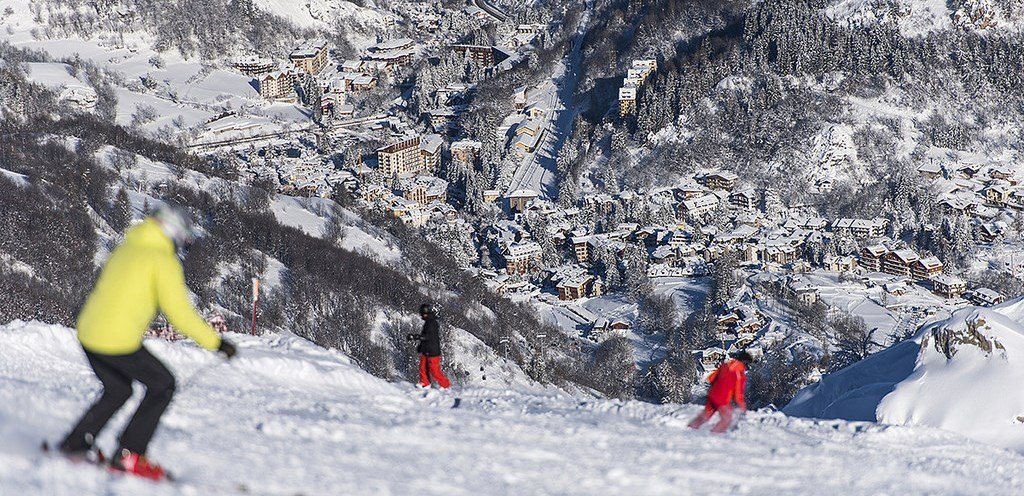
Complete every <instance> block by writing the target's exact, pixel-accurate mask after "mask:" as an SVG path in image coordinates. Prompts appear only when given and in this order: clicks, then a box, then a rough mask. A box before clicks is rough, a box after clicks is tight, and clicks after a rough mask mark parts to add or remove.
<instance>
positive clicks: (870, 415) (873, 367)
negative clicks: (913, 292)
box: [784, 298, 1024, 450]
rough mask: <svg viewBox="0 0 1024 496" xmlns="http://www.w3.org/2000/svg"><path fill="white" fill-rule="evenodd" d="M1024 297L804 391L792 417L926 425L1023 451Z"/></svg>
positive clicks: (970, 313)
mask: <svg viewBox="0 0 1024 496" xmlns="http://www.w3.org/2000/svg"><path fill="white" fill-rule="evenodd" d="M1022 359H1024V298H1021V299H1017V300H1014V301H1011V302H1008V303H1004V304H1002V305H1000V306H997V307H993V308H979V307H968V308H964V309H961V310H958V311H957V312H955V313H953V315H952V316H951V317H950V318H949V319H947V320H944V321H941V322H937V323H934V324H931V325H928V326H925V327H924V328H922V329H921V330H920V331H919V332H918V334H917V335H916V336H915V337H914V339H912V340H908V341H905V342H903V343H900V344H898V345H896V346H894V347H892V348H890V349H888V350H885V351H883V352H881V353H878V354H876V355H874V356H872V357H870V358H868V359H867V360H864V361H862V362H859V363H857V364H855V365H853V366H851V367H848V368H846V369H844V370H842V371H839V372H837V373H835V374H832V375H830V376H827V377H825V378H824V379H823V380H822V381H821V382H820V383H818V384H816V385H814V386H811V387H809V388H807V389H805V390H804V391H802V392H801V393H800V394H799V395H797V397H796V398H794V400H793V401H792V402H791V403H790V404H789V405H788V406H787V407H786V408H785V410H784V411H785V412H786V413H789V414H791V415H798V416H810V417H824V418H841V419H848V420H869V421H873V420H876V419H877V420H878V421H879V422H882V423H886V424H898V425H926V426H932V427H939V428H943V429H947V430H950V431H955V432H960V433H962V434H965V435H967V436H970V437H973V438H976V439H978V440H981V441H984V442H988V443H992V444H996V445H1000V446H1006V447H1008V448H1012V449H1016V450H1022V449H1024V425H1022V421H1021V420H1019V418H1020V416H1022V415H1024V397H1022V396H1021V395H1019V394H1016V393H1015V391H1016V389H1017V388H1018V387H1019V385H1020V384H1021V383H1024V369H1022V368H1021V366H1020V362H1021V360H1022Z"/></svg>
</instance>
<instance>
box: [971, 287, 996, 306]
mask: <svg viewBox="0 0 1024 496" xmlns="http://www.w3.org/2000/svg"><path fill="white" fill-rule="evenodd" d="M965 296H966V297H967V299H968V300H970V301H971V303H974V304H975V305H979V306H984V307H990V306H992V305H998V304H1000V303H1002V302H1004V301H1006V297H1005V296H1003V295H1001V294H999V293H998V292H996V291H993V290H991V289H989V288H978V289H975V290H973V291H971V292H970V293H969V294H966V295H965Z"/></svg>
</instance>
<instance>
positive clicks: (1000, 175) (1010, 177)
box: [988, 165, 1017, 186]
mask: <svg viewBox="0 0 1024 496" xmlns="http://www.w3.org/2000/svg"><path fill="white" fill-rule="evenodd" d="M988 177H991V178H992V179H995V180H997V181H1007V182H1008V183H1010V185H1011V186H1012V185H1015V184H1017V181H1016V178H1015V176H1014V174H1013V169H1012V168H1011V167H1008V166H1005V165H998V166H995V167H992V168H991V169H989V171H988Z"/></svg>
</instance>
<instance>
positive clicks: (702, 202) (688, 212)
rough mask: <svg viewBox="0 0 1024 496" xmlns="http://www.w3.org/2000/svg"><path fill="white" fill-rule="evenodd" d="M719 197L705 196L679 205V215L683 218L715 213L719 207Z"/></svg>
mask: <svg viewBox="0 0 1024 496" xmlns="http://www.w3.org/2000/svg"><path fill="white" fill-rule="evenodd" d="M718 202H719V199H718V196H716V195H713V194H710V193H708V194H705V195H703V196H699V197H696V198H692V199H689V200H684V201H683V202H682V203H680V204H679V213H680V214H681V215H683V216H689V217H697V216H700V215H704V214H706V213H709V212H711V211H713V210H714V209H715V208H717V207H718Z"/></svg>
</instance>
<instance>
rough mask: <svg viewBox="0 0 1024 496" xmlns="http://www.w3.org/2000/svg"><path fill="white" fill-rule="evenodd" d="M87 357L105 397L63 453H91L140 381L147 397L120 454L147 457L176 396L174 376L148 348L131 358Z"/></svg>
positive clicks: (90, 354)
mask: <svg viewBox="0 0 1024 496" xmlns="http://www.w3.org/2000/svg"><path fill="white" fill-rule="evenodd" d="M85 356H86V358H88V360H89V365H90V366H91V367H92V370H93V371H94V372H95V373H96V378H98V379H99V380H100V382H101V383H103V394H102V395H100V398H99V399H98V400H96V403H94V404H93V405H92V407H90V408H89V410H87V411H86V412H85V415H83V416H82V419H81V420H79V421H78V424H77V425H75V428H74V429H72V431H71V433H70V434H68V436H67V438H65V439H64V442H63V443H61V449H62V450H64V451H65V452H75V451H81V450H85V449H88V448H89V447H90V446H91V445H92V443H93V440H94V439H95V438H96V435H97V434H99V432H100V430H102V429H103V427H104V426H105V425H107V422H109V421H110V418H111V417H113V416H114V414H115V413H117V411H118V410H120V409H121V407H122V406H124V404H125V402H126V401H128V398H131V396H132V381H139V382H141V383H142V384H143V385H144V386H146V395H145V396H144V397H143V398H142V402H141V403H139V408H138V409H137V410H135V415H133V416H132V419H131V420H130V421H128V425H127V426H126V427H125V428H124V432H122V433H121V437H120V438H119V440H120V447H119V448H118V452H120V451H121V450H122V449H127V450H129V451H133V452H135V453H138V454H140V455H144V454H146V448H147V447H148V446H149V441H150V440H151V439H152V438H153V433H155V432H156V427H157V425H158V424H159V423H160V416H161V415H163V413H164V410H166V409H167V405H169V404H170V403H171V398H172V397H173V396H174V376H172V375H171V372H170V371H169V370H167V367H165V366H164V364H163V363H161V362H160V360H158V359H157V358H156V357H155V356H153V355H152V354H151V353H150V352H149V350H147V349H146V348H145V347H142V348H139V350H138V351H136V352H134V353H130V354H128V355H101V354H99V353H93V352H91V351H88V350H86V351H85Z"/></svg>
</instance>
